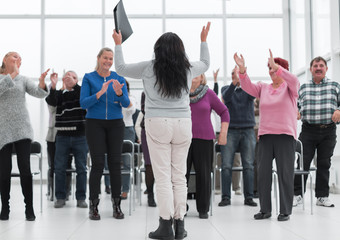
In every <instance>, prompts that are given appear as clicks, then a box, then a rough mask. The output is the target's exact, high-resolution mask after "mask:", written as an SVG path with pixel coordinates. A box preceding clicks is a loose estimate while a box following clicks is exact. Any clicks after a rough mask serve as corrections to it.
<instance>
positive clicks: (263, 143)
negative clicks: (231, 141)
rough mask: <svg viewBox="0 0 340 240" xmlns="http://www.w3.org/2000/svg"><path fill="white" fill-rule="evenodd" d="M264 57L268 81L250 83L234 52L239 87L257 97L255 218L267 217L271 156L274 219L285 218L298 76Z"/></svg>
mask: <svg viewBox="0 0 340 240" xmlns="http://www.w3.org/2000/svg"><path fill="white" fill-rule="evenodd" d="M269 52H270V58H269V59H268V68H269V75H270V77H271V79H272V83H270V84H267V83H262V82H259V83H256V84H254V83H252V82H251V81H250V79H249V77H248V75H247V73H246V67H245V61H244V58H243V56H242V55H240V57H239V56H238V55H237V54H236V53H235V54H234V60H235V62H236V64H237V65H238V67H239V77H240V82H241V87H242V89H243V90H244V91H246V92H247V93H248V94H250V95H252V96H254V97H256V98H260V123H259V133H258V135H259V156H258V157H259V162H258V192H259V198H260V206H261V209H260V212H259V213H257V214H255V215H254V218H255V219H257V220H258V219H265V218H270V217H271V211H272V207H271V185H272V164H273V159H274V158H275V161H276V166H277V174H278V180H279V191H280V214H279V216H278V218H277V219H278V221H287V220H289V215H290V214H291V213H292V204H293V195H294V158H295V155H294V154H295V146H296V141H295V139H296V136H297V133H296V127H297V98H298V90H299V87H300V83H299V80H298V79H297V77H296V76H294V75H293V74H291V73H290V72H289V71H288V70H289V69H288V62H287V61H286V60H284V59H282V58H273V54H272V52H271V51H270V50H269Z"/></svg>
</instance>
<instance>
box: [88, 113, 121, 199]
mask: <svg viewBox="0 0 340 240" xmlns="http://www.w3.org/2000/svg"><path fill="white" fill-rule="evenodd" d="M124 127H125V125H124V122H123V120H122V119H115V120H101V119H86V138H87V144H88V146H89V149H90V155H91V163H92V167H91V172H90V184H89V185H90V200H94V199H98V195H99V193H100V179H101V177H102V174H103V169H104V163H105V153H107V163H108V167H109V172H110V182H111V189H112V191H111V195H112V198H117V197H120V193H121V154H122V144H123V138H124Z"/></svg>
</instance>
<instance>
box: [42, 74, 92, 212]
mask: <svg viewBox="0 0 340 240" xmlns="http://www.w3.org/2000/svg"><path fill="white" fill-rule="evenodd" d="M57 81H58V75H57V74H56V73H52V74H51V90H50V95H48V97H47V98H46V102H47V103H48V104H49V105H51V106H54V107H56V108H57V111H56V119H55V120H56V121H55V127H56V129H57V136H56V140H55V142H56V151H55V159H54V169H55V195H56V198H57V201H56V202H55V203H54V207H55V208H62V207H63V206H64V205H65V201H66V187H65V186H66V185H65V177H66V168H67V161H68V156H69V154H70V153H72V154H73V155H74V158H75V164H76V171H77V186H76V199H77V207H80V208H87V203H86V202H85V198H86V180H87V169H86V160H87V152H88V147H87V141H86V137H85V115H86V110H84V109H82V108H81V107H80V104H79V98H80V86H79V85H78V84H77V82H78V77H77V74H76V73H75V72H73V71H68V72H66V73H65V75H64V77H63V85H64V86H65V87H64V89H63V90H56V85H57Z"/></svg>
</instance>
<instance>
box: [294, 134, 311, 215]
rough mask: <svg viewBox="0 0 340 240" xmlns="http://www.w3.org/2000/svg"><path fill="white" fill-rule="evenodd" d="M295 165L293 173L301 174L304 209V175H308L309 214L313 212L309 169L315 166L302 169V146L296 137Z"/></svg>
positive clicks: (303, 204) (303, 205)
mask: <svg viewBox="0 0 340 240" xmlns="http://www.w3.org/2000/svg"><path fill="white" fill-rule="evenodd" d="M295 155H296V157H295V165H296V168H295V169H294V175H300V176H301V181H302V184H301V185H302V195H301V196H302V209H303V210H305V198H304V194H305V189H304V188H305V184H304V182H305V178H304V177H305V175H307V176H309V183H310V199H311V202H310V205H311V214H313V177H312V174H311V171H315V170H316V168H315V167H311V168H310V170H308V171H307V170H304V166H303V146H302V142H301V141H300V140H299V139H297V140H296V151H295Z"/></svg>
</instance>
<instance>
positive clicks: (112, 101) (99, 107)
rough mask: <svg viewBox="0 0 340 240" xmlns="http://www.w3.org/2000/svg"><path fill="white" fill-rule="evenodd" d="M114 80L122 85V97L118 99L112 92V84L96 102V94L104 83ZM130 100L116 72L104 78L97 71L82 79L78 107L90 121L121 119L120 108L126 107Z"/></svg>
mask: <svg viewBox="0 0 340 240" xmlns="http://www.w3.org/2000/svg"><path fill="white" fill-rule="evenodd" d="M111 79H116V80H118V81H119V82H120V83H124V86H123V88H122V90H123V96H121V97H118V96H117V95H116V93H115V91H114V90H113V87H112V83H110V84H109V86H108V88H107V91H106V93H105V94H103V95H102V96H101V97H100V98H99V99H98V100H97V97H96V93H97V92H99V91H100V90H101V89H102V85H103V83H104V82H106V81H108V80H111ZM129 105H130V99H129V96H128V92H127V88H126V83H125V79H124V78H123V77H121V76H119V75H118V74H117V73H116V72H112V71H111V75H110V76H108V77H106V78H104V77H102V76H100V75H99V74H98V73H97V71H94V72H91V73H86V74H85V76H84V78H83V83H82V85H81V92H80V106H81V107H82V108H84V109H87V114H86V118H92V119H105V120H112V119H122V118H123V114H122V107H128V106H129Z"/></svg>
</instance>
